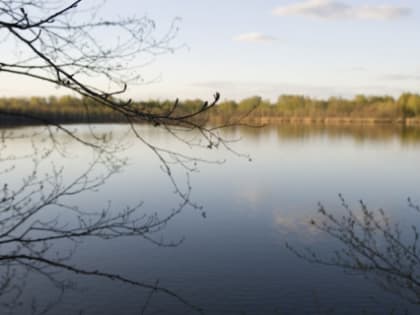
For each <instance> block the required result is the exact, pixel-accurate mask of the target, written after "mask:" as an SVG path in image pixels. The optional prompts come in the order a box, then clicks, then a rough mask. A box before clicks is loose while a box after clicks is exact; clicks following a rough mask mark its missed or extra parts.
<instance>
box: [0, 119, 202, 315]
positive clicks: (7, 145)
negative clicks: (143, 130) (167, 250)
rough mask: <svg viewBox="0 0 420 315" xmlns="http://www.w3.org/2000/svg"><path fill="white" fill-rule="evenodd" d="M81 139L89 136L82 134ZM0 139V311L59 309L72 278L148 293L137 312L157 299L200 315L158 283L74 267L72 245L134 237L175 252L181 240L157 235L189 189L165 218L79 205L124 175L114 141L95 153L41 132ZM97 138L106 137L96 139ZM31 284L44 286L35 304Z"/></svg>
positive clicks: (185, 201) (134, 209) (185, 203)
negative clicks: (161, 296) (166, 299)
mask: <svg viewBox="0 0 420 315" xmlns="http://www.w3.org/2000/svg"><path fill="white" fill-rule="evenodd" d="M86 135H88V137H91V138H92V137H93V135H92V133H90V132H87V133H86ZM96 136H98V135H96ZM1 138H2V147H1V150H0V154H1V156H0V162H1V167H2V168H1V171H0V172H1V174H2V176H3V183H2V189H1V190H0V246H1V247H0V248H1V252H0V266H1V269H2V271H1V279H0V298H1V301H2V303H1V305H2V307H3V308H4V312H7V313H9V314H46V313H50V312H54V310H53V308H54V307H57V306H59V305H60V304H62V303H63V297H64V295H65V292H66V291H68V290H74V289H75V288H76V287H77V282H74V281H73V280H74V279H76V278H77V277H80V276H83V277H93V278H99V279H106V280H109V281H113V282H119V283H121V284H125V285H128V286H131V287H134V288H138V289H143V290H147V291H150V292H151V293H150V294H149V295H148V296H147V298H146V299H145V302H144V305H143V311H142V313H145V311H146V309H147V307H148V305H149V303H150V300H151V298H152V296H153V295H154V294H158V293H159V294H164V295H166V296H168V297H171V298H173V299H175V300H177V301H178V302H179V303H181V304H183V305H184V306H186V307H187V308H189V309H191V310H194V311H196V312H200V309H199V308H198V307H196V306H194V305H193V304H191V303H189V302H188V301H187V300H186V299H184V298H183V297H181V296H180V295H178V294H177V293H176V292H175V291H172V290H170V289H168V288H166V287H164V286H161V285H160V284H159V282H158V281H156V282H150V281H142V280H138V279H136V278H133V277H129V276H126V275H124V274H120V273H119V272H107V271H104V270H102V269H98V268H97V267H93V268H92V267H86V266H83V265H81V264H77V263H75V261H74V256H75V255H77V250H78V247H79V245H80V244H82V243H84V242H85V241H86V240H92V239H93V240H95V239H96V240H100V241H104V242H109V241H111V240H114V239H124V238H129V237H130V238H133V237H134V238H140V239H143V240H146V241H147V242H150V243H152V244H153V245H155V246H160V247H176V246H178V245H179V244H180V243H181V242H182V239H181V240H177V241H173V240H165V239H163V238H161V237H160V236H161V232H162V231H163V230H164V228H165V226H166V225H167V224H168V223H169V222H170V221H171V220H172V219H173V218H174V217H175V216H177V215H178V214H180V213H181V212H182V211H183V210H184V209H185V208H187V207H193V208H194V205H193V204H191V203H190V198H189V192H190V189H187V191H186V192H182V198H181V201H180V202H179V203H178V205H175V206H174V207H172V208H171V210H170V211H168V212H166V213H163V212H162V211H161V212H160V213H159V214H158V213H157V212H152V213H147V212H144V211H143V209H142V205H143V204H142V202H137V203H135V204H134V205H129V203H127V204H126V205H125V206H124V207H121V208H118V206H117V207H116V206H115V205H114V204H113V202H112V200H108V201H106V202H105V205H104V203H103V202H100V201H96V202H94V203H93V204H91V205H90V206H88V205H84V203H83V201H82V200H83V198H88V199H91V201H92V200H94V199H92V194H94V193H96V192H98V191H99V190H100V189H101V188H102V187H103V186H104V185H106V184H107V183H108V181H109V180H110V179H111V178H112V177H113V176H115V175H116V174H118V173H121V172H122V170H123V169H124V167H125V165H126V160H125V159H124V158H122V157H121V156H120V153H121V143H120V142H119V141H118V142H117V144H114V143H113V142H111V141H109V142H107V143H106V145H102V146H100V147H99V146H96V145H93V144H92V145H87V142H86V140H85V139H84V138H83V132H79V133H77V132H75V136H74V135H71V136H69V135H67V134H62V135H60V134H54V135H53V136H52V135H51V133H50V130H49V129H48V128H42V127H40V128H35V129H25V130H22V131H19V130H18V132H17V133H16V132H12V131H8V130H3V131H2V137H1ZM76 138H77V139H76ZM98 138H100V139H106V138H107V136H106V135H105V134H99V137H98ZM92 139H96V137H93V138H92ZM90 143H91V142H90ZM90 143H89V144H90ZM19 148H20V150H19ZM75 169H77V171H76V172H75V171H74V170H75ZM175 194H176V195H179V194H180V192H179V191H176V192H175ZM101 204H102V206H101ZM34 284H36V286H42V287H44V288H46V287H49V289H46V291H47V292H48V293H47V294H46V295H44V296H43V297H41V299H40V297H39V292H36V291H38V290H36V291H32V292H31V290H30V287H31V286H33V285H34ZM42 295H43V294H42V293H41V296H42ZM40 300H43V302H40ZM50 300H51V301H50Z"/></svg>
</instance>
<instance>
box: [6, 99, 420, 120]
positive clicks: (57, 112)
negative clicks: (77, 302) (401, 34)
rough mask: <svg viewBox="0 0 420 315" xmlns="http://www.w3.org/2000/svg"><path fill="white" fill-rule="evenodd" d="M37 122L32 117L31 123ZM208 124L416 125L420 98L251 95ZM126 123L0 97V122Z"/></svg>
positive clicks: (59, 105)
mask: <svg viewBox="0 0 420 315" xmlns="http://www.w3.org/2000/svg"><path fill="white" fill-rule="evenodd" d="M173 104H174V101H173V100H167V101H157V100H149V101H145V102H133V103H132V105H131V106H135V107H137V108H138V109H140V110H142V111H146V112H151V113H165V112H169V111H170V110H171V108H172V107H173ZM202 106H203V101H202V100H198V99H196V100H186V101H182V102H180V103H179V106H178V107H177V109H176V112H175V114H178V115H181V114H185V113H193V112H195V111H197V110H198V109H200V108H201V107H202ZM35 118H36V119H35ZM206 118H207V119H209V120H210V121H212V120H213V121H231V120H235V121H238V119H242V120H245V121H254V122H268V123H269V122H285V121H291V122H334V121H337V122H358V121H359V122H399V123H404V122H420V95H418V94H411V93H404V94H402V95H401V96H400V97H399V98H397V99H395V98H393V97H391V96H365V95H357V96H355V97H354V98H353V99H345V98H339V97H331V98H329V99H328V100H321V99H315V98H310V97H305V96H300V95H282V96H280V97H279V98H278V99H277V101H275V102H272V101H269V100H264V99H262V98H261V97H259V96H253V97H249V98H246V99H243V100H241V101H233V100H225V101H221V102H219V104H218V105H217V106H216V107H215V108H213V109H211V110H210V111H208V112H207V113H206ZM42 120H45V121H53V122H56V123H85V122H97V123H98V122H125V118H124V117H123V116H121V115H119V114H118V112H116V111H114V110H112V109H109V108H107V107H104V106H102V105H99V104H96V103H95V102H93V101H92V100H89V99H81V98H77V97H72V96H62V97H54V96H51V97H30V98H0V122H1V123H2V124H7V123H10V124H13V123H28V124H29V123H37V122H39V121H42Z"/></svg>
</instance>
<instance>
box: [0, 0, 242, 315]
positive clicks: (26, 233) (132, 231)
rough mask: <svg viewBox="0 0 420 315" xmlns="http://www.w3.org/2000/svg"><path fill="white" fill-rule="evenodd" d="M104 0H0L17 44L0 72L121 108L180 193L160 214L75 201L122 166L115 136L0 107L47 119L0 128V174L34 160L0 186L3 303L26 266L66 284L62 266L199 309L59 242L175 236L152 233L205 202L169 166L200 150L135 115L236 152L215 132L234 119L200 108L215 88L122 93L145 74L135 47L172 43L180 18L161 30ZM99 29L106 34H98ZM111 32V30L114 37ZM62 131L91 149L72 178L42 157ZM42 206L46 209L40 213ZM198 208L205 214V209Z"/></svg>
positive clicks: (15, 298) (3, 28)
mask: <svg viewBox="0 0 420 315" xmlns="http://www.w3.org/2000/svg"><path fill="white" fill-rule="evenodd" d="M101 3H102V2H95V1H83V0H76V1H75V0H73V1H56V0H37V1H31V0H29V1H28V0H17V1H16V0H0V36H1V37H2V38H3V39H4V40H2V42H1V43H2V44H0V45H3V47H5V49H9V46H6V45H9V44H10V43H12V44H13V47H15V51H14V52H13V53H8V54H4V55H2V56H1V57H0V72H1V73H5V74H11V75H18V76H23V77H28V78H31V79H34V80H41V81H44V82H47V83H50V84H52V85H55V86H59V87H62V88H65V89H67V90H69V91H71V92H74V93H76V94H77V95H79V96H80V97H81V98H82V99H83V104H84V106H85V109H86V113H87V115H89V111H90V110H91V109H92V108H93V107H94V106H101V107H104V108H107V109H108V110H110V111H112V112H113V113H115V114H116V115H119V116H120V117H121V118H122V120H123V121H125V122H126V123H127V125H128V126H129V128H130V131H131V133H132V134H133V135H134V136H135V137H136V138H137V139H138V140H139V141H140V143H141V144H142V145H145V146H146V147H147V148H149V149H150V150H151V151H152V152H153V153H154V154H155V155H156V157H157V158H158V159H159V161H160V162H161V165H162V170H163V171H164V172H165V173H166V175H167V176H168V178H169V180H170V181H171V183H172V185H173V187H174V190H175V193H176V194H177V196H178V197H179V198H180V202H179V204H178V205H177V206H176V207H175V208H174V209H172V210H171V211H169V213H168V214H167V215H164V216H163V217H161V216H158V215H157V214H151V215H146V214H144V213H141V212H140V211H139V210H140V207H141V205H142V204H141V203H139V204H137V205H134V206H128V207H127V208H125V209H121V210H120V211H115V210H114V209H111V205H110V206H109V207H107V208H105V209H100V210H96V211H87V210H86V209H80V208H79V207H77V206H73V205H71V204H70V203H69V201H68V200H69V198H71V197H74V196H76V195H78V194H80V193H82V192H85V191H91V190H96V189H98V188H99V187H100V186H101V185H103V184H104V183H105V182H106V181H107V180H108V179H109V178H110V177H111V176H113V175H114V174H116V173H117V172H119V171H120V170H121V169H122V168H123V167H124V160H123V159H120V158H118V157H117V156H118V155H117V154H116V153H118V152H119V151H120V149H121V147H120V145H119V144H116V143H115V141H112V139H111V137H110V136H109V135H107V134H102V133H100V132H97V131H95V130H94V128H89V134H88V135H81V134H79V133H78V132H77V131H75V129H74V128H73V127H71V126H69V125H63V124H60V123H57V122H55V121H53V120H49V119H47V118H45V117H42V116H37V115H35V114H28V113H25V112H18V113H16V112H13V111H11V110H7V108H5V109H1V111H0V115H3V116H8V117H14V116H18V117H23V118H24V119H27V120H30V121H33V122H36V123H38V124H42V125H43V126H44V127H43V128H40V129H38V130H37V132H36V133H35V134H31V135H28V134H22V135H20V136H16V135H14V133H10V132H9V131H6V130H4V131H3V132H2V138H1V140H2V145H3V147H2V150H1V151H0V154H1V156H0V158H1V160H0V161H1V163H2V169H1V174H2V177H3V178H5V179H6V178H7V179H10V178H16V177H14V175H13V174H14V172H17V168H16V163H17V162H18V161H19V160H21V159H26V161H28V160H29V161H31V163H32V166H33V167H32V170H31V171H30V172H29V173H28V174H27V175H26V176H24V177H21V178H20V179H21V181H18V183H14V184H13V185H12V184H10V183H7V182H6V180H4V181H3V184H2V190H1V191H0V245H1V254H0V266H1V268H2V276H1V279H0V298H2V299H3V300H7V301H8V302H4V303H3V305H8V307H9V308H10V311H11V312H13V310H14V309H15V308H16V309H17V307H18V306H19V299H20V296H21V294H22V292H23V290H24V283H25V280H24V279H25V274H27V273H30V272H35V273H37V274H39V275H42V276H43V277H45V278H46V279H48V280H49V281H51V283H53V284H54V285H55V286H56V287H57V288H59V289H60V290H61V291H62V290H64V289H65V288H67V287H68V283H67V282H66V281H62V280H59V279H58V278H57V277H56V272H57V270H61V271H63V272H71V273H74V274H78V275H85V276H95V277H102V278H107V279H111V280H115V281H119V282H122V283H126V284H129V285H133V286H136V287H140V288H144V289H147V290H152V292H161V293H164V294H167V295H169V296H172V297H174V298H176V299H178V300H179V301H180V302H182V303H184V304H186V305H188V306H189V307H191V308H193V309H194V310H196V311H198V310H199V309H198V308H197V307H195V306H193V305H192V304H190V303H189V302H187V301H186V300H185V299H184V298H182V297H181V296H179V295H177V294H176V293H175V292H174V291H171V290H169V289H167V288H164V287H161V286H159V285H158V283H144V282H141V281H137V280H135V279H130V278H127V277H124V276H123V275H119V274H113V273H107V272H105V271H100V270H89V269H85V268H83V267H82V266H75V265H73V264H71V262H70V259H71V256H72V254H73V252H72V251H70V252H66V253H63V252H60V250H59V246H58V244H60V242H62V241H66V242H70V243H73V244H75V245H76V244H77V243H78V242H81V241H83V240H84V239H88V238H97V239H103V240H108V239H113V238H119V237H126V236H137V237H141V238H143V239H146V240H148V241H151V242H153V243H155V244H156V245H158V246H176V245H177V244H178V242H174V243H172V242H169V243H166V242H162V241H159V240H156V239H154V237H153V236H154V234H155V233H157V232H159V231H161V230H162V229H163V228H164V227H165V226H166V224H167V223H168V222H169V221H170V220H171V219H172V218H173V217H174V216H176V215H177V214H179V213H180V212H181V211H182V210H183V209H184V208H186V207H192V208H194V209H197V210H200V211H202V209H201V207H199V206H198V205H196V204H195V203H193V202H192V201H191V198H190V192H191V186H190V184H189V182H187V184H188V185H187V188H186V189H181V188H180V187H179V186H178V183H177V180H176V179H175V178H174V176H173V174H172V171H171V168H172V165H173V164H176V165H179V166H181V167H182V168H184V169H185V170H186V171H187V172H191V171H194V170H195V169H196V167H197V163H198V162H204V161H206V159H201V158H197V157H195V156H194V155H189V154H187V153H186V152H182V151H175V150H171V149H168V148H165V147H159V146H157V145H155V144H154V143H151V142H149V141H148V140H147V139H146V138H145V137H144V136H143V135H142V133H141V130H140V128H139V126H138V124H139V123H150V124H153V125H154V126H155V127H156V128H161V129H163V130H165V131H166V133H167V135H168V136H170V137H173V138H174V139H176V140H177V141H180V142H181V143H183V144H184V145H186V147H194V146H197V147H201V148H207V149H212V148H216V147H219V146H223V147H225V148H227V149H228V150H229V151H231V152H234V151H233V150H231V148H230V147H229V143H230V142H229V140H228V139H225V138H223V136H221V133H220V129H221V128H224V127H227V126H229V125H231V124H230V123H226V122H225V123H224V125H219V126H209V125H208V124H207V116H206V113H207V112H208V111H209V110H210V109H211V108H213V107H214V106H215V105H216V103H217V102H218V100H219V98H220V95H219V93H216V94H215V95H214V98H213V100H212V101H210V102H204V103H203V104H202V105H201V106H199V107H197V108H196V110H194V111H193V112H189V113H184V112H182V111H181V110H179V105H180V104H179V101H178V100H176V101H174V102H173V104H172V105H171V106H170V108H168V109H165V110H160V111H154V110H152V109H150V108H148V107H147V106H146V105H142V104H140V105H139V104H134V103H133V102H132V101H131V100H130V99H128V100H127V99H124V93H125V92H126V91H127V88H128V86H129V85H130V84H137V83H141V82H142V77H141V74H140V70H141V66H142V61H141V60H142V59H141V58H140V59H139V57H144V56H146V57H147V58H153V57H154V56H157V55H159V54H162V53H166V52H170V51H171V50H172V47H171V43H172V40H173V39H174V37H175V36H176V34H177V32H178V26H177V20H174V21H173V23H172V25H171V27H170V28H169V30H168V31H167V32H166V33H165V34H164V35H163V36H161V37H160V38H157V37H156V36H155V33H154V30H155V22H154V21H153V20H151V19H149V18H147V17H140V18H139V17H130V18H119V19H117V20H112V19H104V18H101V17H100V14H99V13H98V12H99V10H100V7H101ZM104 34H107V35H108V36H107V37H106V38H104ZM112 35H115V37H112V38H110V36H112ZM0 47H1V46H0ZM143 62H144V60H143ZM104 87H107V88H104ZM63 135H65V136H67V137H69V138H70V139H72V140H73V141H76V142H78V143H79V144H81V145H83V146H85V147H88V148H89V149H90V150H91V152H92V155H93V156H94V158H93V159H92V160H91V161H90V162H87V163H86V165H85V171H84V172H82V173H81V174H79V175H78V176H76V177H74V178H73V179H71V180H70V181H69V180H68V179H66V178H65V172H64V169H63V168H56V167H54V166H53V167H51V169H50V170H49V171H48V172H44V169H43V167H42V166H41V165H42V162H43V161H45V160H46V159H47V158H48V157H51V156H52V155H53V154H56V153H57V152H58V153H59V154H65V153H63V152H65V141H64V142H63V140H62V136H63ZM16 137H22V138H24V139H26V140H28V139H31V141H30V142H29V144H27V148H28V150H27V151H28V153H27V154H24V155H22V156H16V155H13V154H10V155H8V153H6V152H7V149H6V148H7V146H8V144H10V143H11V142H12V141H15V140H16ZM40 139H42V140H40ZM40 141H41V142H43V143H48V146H47V148H45V149H39V148H38V145H39V142H40ZM30 143H32V144H30ZM29 149H32V152H30V150H29ZM17 174H18V175H16V176H17V177H19V176H21V175H20V173H19V172H17ZM111 210H112V211H111ZM47 211H48V216H45V213H46V212H47ZM202 214H203V216H204V212H202ZM18 274H19V275H21V276H17V275H18ZM48 311H49V306H47V307H46V308H43V309H42V308H38V310H37V311H36V312H38V313H46V312H48ZM33 312H34V313H36V312H35V311H33Z"/></svg>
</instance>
